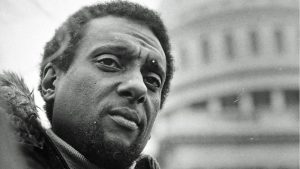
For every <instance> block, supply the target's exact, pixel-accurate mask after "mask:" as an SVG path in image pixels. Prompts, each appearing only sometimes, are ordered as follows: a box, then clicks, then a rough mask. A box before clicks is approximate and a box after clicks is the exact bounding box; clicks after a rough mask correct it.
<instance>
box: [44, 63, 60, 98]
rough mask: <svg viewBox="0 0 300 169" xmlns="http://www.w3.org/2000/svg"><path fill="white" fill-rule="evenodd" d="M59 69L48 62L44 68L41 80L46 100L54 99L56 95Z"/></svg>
mask: <svg viewBox="0 0 300 169" xmlns="http://www.w3.org/2000/svg"><path fill="white" fill-rule="evenodd" d="M59 72H60V71H59V69H58V68H57V66H55V65H53V64H52V63H48V64H47V65H46V66H45V68H44V70H43V78H42V80H41V91H42V97H43V98H44V100H45V101H50V100H53V99H54V97H55V89H56V85H57V80H58V75H59Z"/></svg>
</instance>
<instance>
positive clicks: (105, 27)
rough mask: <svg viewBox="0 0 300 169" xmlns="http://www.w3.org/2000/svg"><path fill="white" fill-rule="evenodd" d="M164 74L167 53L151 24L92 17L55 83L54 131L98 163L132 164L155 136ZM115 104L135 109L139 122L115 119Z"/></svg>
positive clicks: (118, 165)
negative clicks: (152, 136) (152, 132)
mask: <svg viewBox="0 0 300 169" xmlns="http://www.w3.org/2000/svg"><path fill="white" fill-rule="evenodd" d="M165 74H166V59H165V54H164V52H163V49H162V47H161V45H160V43H159V41H158V39H157V38H156V37H155V35H154V34H153V33H152V32H151V31H150V29H149V28H148V27H146V26H144V25H142V24H140V23H137V22H134V21H131V20H128V19H126V18H119V17H113V16H106V17H102V18H97V19H93V20H91V21H90V22H89V23H88V24H87V27H86V29H85V32H84V37H83V38H82V40H81V41H80V43H79V46H78V48H77V51H76V54H75V59H74V61H73V63H72V65H71V66H70V68H69V70H68V71H67V72H59V73H57V78H56V80H55V82H54V84H55V98H54V108H53V119H52V127H53V130H54V132H55V133H56V134H57V135H58V136H59V137H61V138H62V139H63V140H65V141H66V142H68V143H69V144H70V145H72V146H73V147H74V148H75V149H77V150H78V151H79V152H81V153H82V154H83V155H85V156H86V157H87V158H88V159H89V160H90V161H92V162H93V163H95V164H97V165H98V166H103V167H109V166H110V167H111V168H114V167H115V168H118V167H126V166H128V165H130V164H131V162H132V160H134V159H135V158H136V157H137V156H138V155H139V154H140V152H141V151H142V149H143V148H144V146H145V145H146V143H147V141H148V140H149V138H150V132H151V129H152V126H153V123H154V121H155V118H156V116H157V113H158V111H159V109H160V104H161V92H162V87H163V85H164V81H165ZM115 109H119V110H120V111H121V114H122V113H124V112H125V114H127V115H128V114H130V113H131V115H128V116H130V117H133V118H134V119H135V120H136V121H135V124H136V126H135V125H134V124H133V123H132V121H131V122H127V121H125V122H124V120H120V119H119V118H115V117H114V116H113V115H112V114H111V113H112V112H115ZM127 110H130V111H127ZM128 123H129V124H128ZM106 163H107V164H106ZM111 163H113V164H111ZM115 164H116V165H115Z"/></svg>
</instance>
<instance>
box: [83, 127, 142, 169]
mask: <svg viewBox="0 0 300 169" xmlns="http://www.w3.org/2000/svg"><path fill="white" fill-rule="evenodd" d="M88 133H89V134H88V135H87V137H86V138H85V139H84V140H85V141H84V144H83V148H82V150H83V151H82V154H83V155H84V156H85V157H86V158H87V159H88V160H89V161H90V162H92V163H94V164H95V165H97V166H98V167H100V168H105V169H127V168H129V167H130V166H131V165H132V164H133V162H134V161H135V160H136V159H137V158H138V157H139V155H140V153H141V152H142V150H143V146H142V144H138V142H139V141H138V140H135V142H134V143H133V144H132V145H130V146H129V147H127V146H125V145H123V144H122V143H119V142H113V141H105V138H104V131H103V128H102V127H101V125H100V126H93V127H92V129H91V130H90V132H88ZM137 138H139V137H137Z"/></svg>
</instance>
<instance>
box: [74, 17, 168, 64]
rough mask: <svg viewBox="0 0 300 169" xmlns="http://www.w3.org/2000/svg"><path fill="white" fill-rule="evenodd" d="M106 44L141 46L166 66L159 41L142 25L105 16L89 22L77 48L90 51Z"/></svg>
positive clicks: (125, 19) (124, 19)
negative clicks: (156, 56)
mask: <svg viewBox="0 0 300 169" xmlns="http://www.w3.org/2000/svg"><path fill="white" fill-rule="evenodd" d="M108 44H109V45H113V44H118V45H124V46H132V45H133V46H137V45H141V46H143V47H144V48H145V49H147V50H149V51H152V52H154V53H155V55H158V56H159V58H157V59H158V61H161V63H162V64H163V65H166V63H165V62H166V61H165V60H166V58H165V53H164V51H163V49H162V47H161V44H160V42H159V40H158V39H157V37H156V36H155V35H154V34H153V32H152V31H151V30H150V29H149V28H148V27H147V26H146V25H144V24H141V23H138V22H135V21H132V20H130V19H127V18H122V17H115V16H105V17H101V18H96V19H92V20H91V21H89V22H88V23H87V25H86V27H85V29H84V33H83V37H82V40H81V42H80V46H79V48H80V47H83V48H90V49H91V48H97V47H98V46H101V45H108Z"/></svg>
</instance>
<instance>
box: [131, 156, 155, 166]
mask: <svg viewBox="0 0 300 169" xmlns="http://www.w3.org/2000/svg"><path fill="white" fill-rule="evenodd" d="M134 169H160V167H159V164H158V162H157V161H156V160H155V159H154V158H153V157H151V156H149V155H141V156H140V157H139V158H138V159H137V160H136V165H135V167H134Z"/></svg>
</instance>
